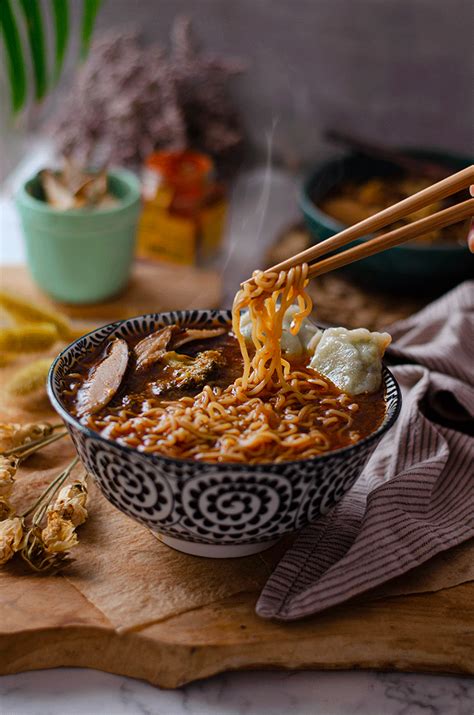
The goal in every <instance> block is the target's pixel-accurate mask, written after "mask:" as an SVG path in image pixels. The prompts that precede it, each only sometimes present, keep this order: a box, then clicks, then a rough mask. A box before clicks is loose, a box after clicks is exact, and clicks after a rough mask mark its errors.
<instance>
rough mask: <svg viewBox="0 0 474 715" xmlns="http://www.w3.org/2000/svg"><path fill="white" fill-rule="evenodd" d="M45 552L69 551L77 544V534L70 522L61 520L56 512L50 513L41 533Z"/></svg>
mask: <svg viewBox="0 0 474 715" xmlns="http://www.w3.org/2000/svg"><path fill="white" fill-rule="evenodd" d="M41 538H42V540H43V543H44V546H45V548H46V550H47V551H48V552H49V553H51V554H55V553H63V552H65V551H69V549H72V548H73V546H76V544H77V534H76V532H75V531H74V525H73V524H72V522H71V521H68V520H67V519H63V518H62V517H61V515H60V514H59V513H58V512H57V511H50V512H49V513H48V517H47V524H46V526H45V528H44V529H43V531H42V532H41Z"/></svg>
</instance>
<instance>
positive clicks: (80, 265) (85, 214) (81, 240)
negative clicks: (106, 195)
mask: <svg viewBox="0 0 474 715" xmlns="http://www.w3.org/2000/svg"><path fill="white" fill-rule="evenodd" d="M108 181H109V190H110V192H111V193H112V194H113V195H114V196H116V197H117V198H118V199H120V203H119V204H117V206H114V207H112V208H105V209H72V210H70V211H58V210H57V209H53V208H51V207H50V206H48V204H47V203H46V202H45V201H43V200H42V199H41V187H40V183H39V180H38V178H37V177H34V178H33V179H30V180H29V181H27V182H26V184H24V186H23V187H22V188H21V189H20V191H19V192H18V194H17V196H16V204H17V207H18V210H19V212H20V217H21V223H22V226H23V233H24V237H25V243H26V250H27V255H28V265H29V267H30V270H31V273H32V275H33V278H34V279H35V281H36V282H37V283H38V285H39V286H40V288H42V289H43V290H44V291H45V292H46V293H48V294H49V295H50V296H52V297H53V298H54V299H55V300H58V301H61V302H63V303H95V302H98V301H102V300H105V299H106V298H110V297H112V296H114V295H116V294H117V293H119V292H120V291H121V290H123V288H124V287H125V286H126V284H127V281H128V279H129V276H130V269H131V265H132V260H133V252H134V246H135V233H136V228H137V221H138V216H139V213H140V185H139V182H138V180H137V179H136V177H135V176H134V175H133V174H131V173H130V172H128V171H123V170H119V171H110V172H109V175H108Z"/></svg>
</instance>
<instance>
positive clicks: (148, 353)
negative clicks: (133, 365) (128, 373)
mask: <svg viewBox="0 0 474 715" xmlns="http://www.w3.org/2000/svg"><path fill="white" fill-rule="evenodd" d="M177 330H178V328H177V327H176V325H168V326H167V327H166V328H162V329H161V330H157V332H156V333H152V334H151V335H148V336H147V337H146V338H143V340H140V342H139V343H137V344H136V345H135V355H136V357H137V369H138V370H141V369H142V368H146V367H149V366H150V365H152V364H153V363H154V362H157V360H159V359H160V358H161V357H162V356H163V355H164V353H165V352H166V348H167V347H168V343H169V342H170V340H171V337H172V335H173V333H175V332H176V331H177Z"/></svg>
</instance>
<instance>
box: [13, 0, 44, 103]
mask: <svg viewBox="0 0 474 715" xmlns="http://www.w3.org/2000/svg"><path fill="white" fill-rule="evenodd" d="M20 6H21V9H22V10H23V14H24V16H25V20H26V30H27V34H28V41H29V43H30V51H31V58H32V60H33V63H32V64H33V75H34V78H35V97H36V99H37V100H40V99H42V98H43V97H44V95H45V94H46V88H47V81H46V55H45V46H44V31H43V20H42V17H41V10H40V5H39V2H38V0H20Z"/></svg>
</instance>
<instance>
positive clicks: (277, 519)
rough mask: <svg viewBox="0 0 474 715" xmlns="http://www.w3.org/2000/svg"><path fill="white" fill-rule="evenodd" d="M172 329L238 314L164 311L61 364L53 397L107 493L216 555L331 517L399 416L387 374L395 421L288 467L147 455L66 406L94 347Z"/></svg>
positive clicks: (251, 548)
mask: <svg viewBox="0 0 474 715" xmlns="http://www.w3.org/2000/svg"><path fill="white" fill-rule="evenodd" d="M172 323H176V324H179V325H199V326H201V327H205V326H207V327H209V326H211V325H226V326H227V325H230V312H229V311H222V310H221V311H219V310H190V311H176V312H171V313H155V314H150V315H144V316H140V317H138V318H130V319H128V320H124V321H120V322H117V323H113V324H111V325H106V326H104V327H103V328H99V329H97V330H95V331H93V332H92V333H89V334H88V335H85V336H84V337H82V338H80V339H79V340H76V341H75V342H74V343H72V344H71V345H69V347H67V348H66V349H65V350H63V352H62V353H61V354H60V355H59V356H58V357H57V358H56V360H55V361H54V363H53V365H52V367H51V370H50V373H49V378H48V394H49V397H50V400H51V402H52V404H53V406H54V408H55V409H56V411H57V412H58V413H59V415H60V416H61V417H62V419H63V420H64V421H65V423H66V425H67V427H68V430H69V432H70V435H71V437H72V439H73V441H74V444H75V446H76V448H77V451H78V453H79V456H80V458H81V460H82V462H83V464H84V466H85V468H86V469H87V470H88V471H89V472H90V473H91V474H92V476H93V477H94V479H95V481H96V483H97V485H98V486H99V488H100V489H101V491H102V493H103V494H104V496H105V497H106V498H107V499H108V500H109V501H110V502H111V503H112V504H113V505H114V506H116V507H117V508H118V509H120V510H121V511H123V512H124V513H125V514H127V515H128V516H130V517H132V519H135V520H136V521H138V522H140V523H142V524H144V525H145V526H147V527H148V528H149V529H151V530H152V531H154V532H157V533H158V534H159V537H160V539H161V540H162V541H163V542H164V543H165V544H168V545H169V546H172V547H174V548H175V549H178V550H179V551H184V552H185V553H188V554H195V555H197V556H209V557H215V558H220V557H223V558H229V557H234V556H246V555H248V554H254V553H257V552H258V551H263V550H264V549H266V548H268V547H269V546H271V545H272V544H273V543H275V542H276V541H277V540H278V539H279V538H280V537H281V536H282V535H283V534H285V533H287V532H290V531H294V530H295V529H299V528H301V527H302V526H305V525H306V524H308V523H309V522H311V521H313V520H314V519H316V518H317V517H318V516H319V515H320V514H324V513H326V512H327V511H328V510H329V509H330V508H331V507H332V506H334V504H335V503H336V502H337V501H338V500H339V499H340V498H341V497H342V496H343V494H344V493H345V492H346V491H347V490H348V489H350V488H351V487H352V485H353V484H354V482H355V481H356V479H357V478H358V476H359V475H360V473H361V471H362V469H363V467H364V465H365V463H366V462H367V460H368V458H369V456H370V455H371V453H372V452H373V450H374V448H375V446H376V445H377V443H378V441H379V440H380V438H381V437H382V435H383V434H384V433H385V432H386V431H387V430H388V429H389V428H390V427H391V426H392V425H393V423H394V422H395V420H396V418H397V416H398V413H399V409H400V402H401V397H400V390H399V388H398V385H397V383H396V381H395V379H394V377H393V375H392V374H391V373H390V371H389V370H388V369H387V368H386V367H384V369H383V380H384V386H385V398H386V415H385V419H384V421H383V423H382V425H381V426H380V427H379V428H378V429H377V430H376V431H375V432H374V433H373V434H371V435H369V436H368V437H366V438H365V439H363V440H361V441H360V442H357V443H356V444H354V445H351V446H349V447H344V448H343V449H339V450H336V451H334V452H330V453H328V454H324V455H321V456H319V457H314V458H312V459H306V460H298V461H294V462H283V463H279V464H273V463H268V464H264V463H262V464H248V465H245V464H225V463H222V464H208V463H205V462H193V461H190V460H184V459H171V458H169V457H164V456H163V457H161V456H158V455H156V454H145V453H143V452H139V451H138V450H136V449H133V448H131V447H126V446H122V445H120V444H117V443H116V442H114V441H112V440H109V439H106V438H105V437H102V436H101V435H99V434H97V433H96V432H93V431H92V430H90V429H88V428H87V427H84V426H83V425H82V424H81V423H80V422H79V421H78V420H77V419H76V418H75V417H74V416H72V415H71V414H70V413H69V412H68V411H67V409H66V407H65V405H64V402H63V400H62V393H63V387H64V378H65V377H66V375H67V374H68V373H70V372H71V371H72V370H73V369H74V367H76V366H78V365H80V364H81V363H82V362H83V360H84V359H85V358H86V357H87V355H88V354H90V351H91V349H95V348H97V346H98V345H100V344H101V343H102V342H104V341H105V340H106V339H107V338H110V337H111V336H117V337H123V338H127V337H128V336H131V335H135V334H139V335H143V334H144V333H151V332H153V331H154V330H157V329H158V328H160V327H163V326H165V325H169V324H172Z"/></svg>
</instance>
